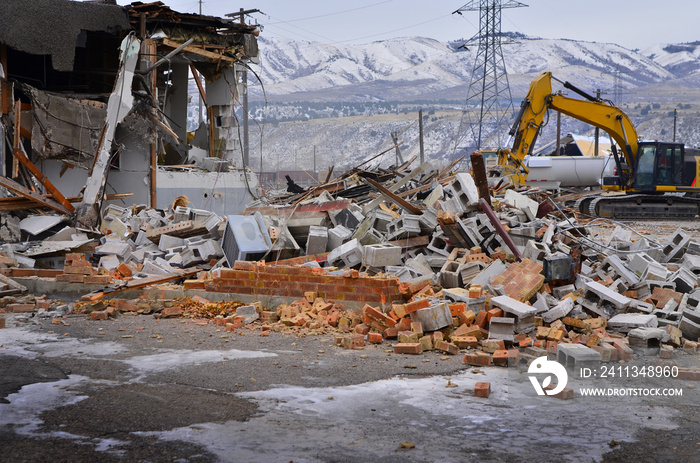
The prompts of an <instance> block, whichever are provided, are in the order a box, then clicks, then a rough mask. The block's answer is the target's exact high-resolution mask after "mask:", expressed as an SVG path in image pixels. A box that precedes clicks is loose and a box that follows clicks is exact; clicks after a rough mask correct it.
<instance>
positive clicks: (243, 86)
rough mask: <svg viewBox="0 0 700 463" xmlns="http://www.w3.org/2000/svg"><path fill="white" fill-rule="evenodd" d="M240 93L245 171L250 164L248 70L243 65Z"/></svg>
mask: <svg viewBox="0 0 700 463" xmlns="http://www.w3.org/2000/svg"><path fill="white" fill-rule="evenodd" d="M241 91H242V93H243V98H242V100H243V168H244V169H245V168H246V167H247V166H248V164H249V163H250V159H248V156H249V152H248V148H249V144H248V69H247V68H246V67H245V65H244V66H243V72H242V75H241Z"/></svg>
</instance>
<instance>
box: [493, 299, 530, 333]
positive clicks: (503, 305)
mask: <svg viewBox="0 0 700 463" xmlns="http://www.w3.org/2000/svg"><path fill="white" fill-rule="evenodd" d="M491 307H497V308H500V309H503V312H505V313H507V314H509V315H511V316H513V318H515V326H514V328H515V331H516V332H517V333H523V332H527V331H530V330H532V329H533V328H534V327H535V314H536V313H537V309H535V308H534V307H532V306H530V305H527V304H524V303H522V302H520V301H518V300H515V299H513V298H512V297H509V296H496V297H493V298H491Z"/></svg>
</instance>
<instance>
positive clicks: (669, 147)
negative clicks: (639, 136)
mask: <svg viewBox="0 0 700 463" xmlns="http://www.w3.org/2000/svg"><path fill="white" fill-rule="evenodd" d="M688 151H695V150H688ZM688 154H691V153H690V152H689V153H688ZM695 165H696V159H695V158H694V156H692V155H691V156H689V158H688V159H686V148H685V146H684V145H683V144H682V143H663V142H640V143H639V148H638V150H637V162H636V165H635V169H634V172H635V174H634V176H633V179H634V184H633V189H634V191H639V192H645V193H646V192H652V191H674V190H675V189H676V187H688V186H691V185H693V184H694V182H695V177H696V175H695V174H696V168H695ZM657 187H658V188H657Z"/></svg>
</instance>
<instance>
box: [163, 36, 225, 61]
mask: <svg viewBox="0 0 700 463" xmlns="http://www.w3.org/2000/svg"><path fill="white" fill-rule="evenodd" d="M162 41H163V42H162V43H163V45H165V46H166V47H170V48H178V47H181V46H182V44H181V43H179V42H176V41H174V40H170V39H162ZM183 50H184V51H186V52H189V53H195V54H197V55H201V56H204V57H205V58H209V59H213V60H215V61H228V62H229V63H235V62H236V61H238V60H237V59H235V58H230V57H228V56H225V55H223V54H221V53H214V52H211V51H208V50H205V49H203V48H200V47H198V46H197V45H187V46H186V47H185V48H184V49H183Z"/></svg>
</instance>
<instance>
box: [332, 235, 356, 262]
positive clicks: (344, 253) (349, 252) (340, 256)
mask: <svg viewBox="0 0 700 463" xmlns="http://www.w3.org/2000/svg"><path fill="white" fill-rule="evenodd" d="M328 263H329V264H331V265H335V266H341V267H355V266H357V265H360V264H361V263H362V245H361V244H360V243H359V242H358V241H357V240H356V239H352V240H350V241H348V242H347V243H345V244H343V245H341V246H340V247H338V248H336V249H333V250H332V251H331V252H330V253H329V254H328Z"/></svg>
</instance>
